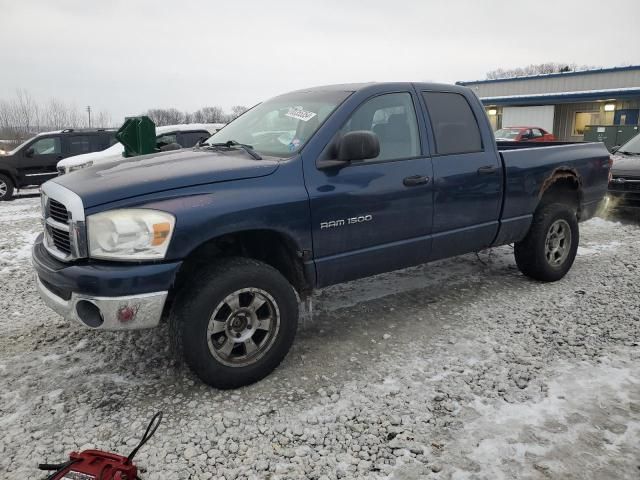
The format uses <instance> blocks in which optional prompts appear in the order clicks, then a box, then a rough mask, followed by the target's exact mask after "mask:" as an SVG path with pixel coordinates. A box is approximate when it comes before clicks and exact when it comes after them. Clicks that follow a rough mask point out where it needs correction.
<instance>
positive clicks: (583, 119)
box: [572, 112, 600, 137]
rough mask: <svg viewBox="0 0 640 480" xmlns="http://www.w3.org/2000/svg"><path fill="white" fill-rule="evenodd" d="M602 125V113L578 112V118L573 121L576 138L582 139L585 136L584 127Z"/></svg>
mask: <svg viewBox="0 0 640 480" xmlns="http://www.w3.org/2000/svg"><path fill="white" fill-rule="evenodd" d="M599 124H600V112H576V116H575V117H574V120H573V133H572V135H573V136H574V137H580V136H582V135H584V127H586V126H587V125H599Z"/></svg>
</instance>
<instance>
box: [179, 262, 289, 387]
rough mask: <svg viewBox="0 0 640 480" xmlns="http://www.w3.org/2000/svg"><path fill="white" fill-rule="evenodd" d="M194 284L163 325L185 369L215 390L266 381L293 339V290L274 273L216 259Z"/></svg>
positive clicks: (256, 265) (251, 264)
mask: <svg viewBox="0 0 640 480" xmlns="http://www.w3.org/2000/svg"><path fill="white" fill-rule="evenodd" d="M194 281H195V282H197V287H194V288H186V289H183V292H182V293H179V294H178V296H177V298H176V299H175V302H174V306H173V308H172V312H171V316H170V320H169V321H170V328H171V335H172V336H173V340H174V344H175V345H176V346H177V347H178V351H181V352H182V355H183V357H184V359H185V361H186V363H187V365H189V367H190V368H191V370H192V371H193V372H194V373H195V374H196V375H197V376H198V377H199V378H200V379H201V380H202V381H203V382H205V383H207V384H208V385H211V386H212V387H216V388H220V389H229V388H237V387H241V386H244V385H249V384H251V383H254V382H257V381H258V380H260V379H262V378H264V377H266V376H267V375H268V374H269V373H271V372H272V371H273V370H274V369H275V368H276V367H277V366H278V365H279V364H280V362H281V361H282V360H283V359H284V357H285V356H286V355H287V353H288V352H289V349H290V348H291V344H292V343H293V339H294V338H295V335H296V330H297V328H298V300H297V297H296V295H295V292H294V290H293V287H292V286H291V285H290V284H289V282H288V281H287V280H286V279H285V278H284V277H283V276H282V274H281V273H280V272H278V271H277V270H276V269H275V268H273V267H271V266H269V265H266V264H264V263H262V262H259V261H256V260H253V259H248V258H227V259H222V260H220V261H219V262H218V263H216V264H215V265H213V266H212V267H211V268H209V269H207V270H206V271H204V272H203V273H202V275H198V277H197V279H196V280H194ZM268 319H270V320H268ZM252 343H253V345H252Z"/></svg>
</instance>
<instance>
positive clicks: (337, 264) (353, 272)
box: [305, 90, 432, 286]
mask: <svg viewBox="0 0 640 480" xmlns="http://www.w3.org/2000/svg"><path fill="white" fill-rule="evenodd" d="M418 102H419V100H418V98H417V96H416V94H415V92H410V91H408V90H407V91H399V92H394V93H385V94H382V95H376V96H373V97H370V98H369V99H367V100H364V101H363V102H362V103H361V104H360V106H358V107H357V108H356V109H355V110H354V113H352V114H351V116H350V117H349V118H348V120H347V121H346V123H345V124H344V125H343V126H342V128H341V130H340V131H339V132H338V133H337V134H336V137H334V139H335V138H338V137H339V136H340V135H343V134H345V133H347V132H350V131H355V130H368V131H372V132H373V133H375V134H376V135H377V136H378V139H379V141H380V154H379V155H378V157H376V158H373V159H369V160H365V161H359V162H353V163H351V164H350V165H347V166H345V167H343V168H340V169H330V170H318V169H317V168H316V165H315V161H316V159H315V158H314V159H312V160H311V161H310V162H307V161H305V184H306V186H307V190H308V192H309V197H310V202H311V220H312V235H313V250H314V259H315V263H316V272H317V282H318V286H325V285H330V284H333V283H338V282H341V281H346V280H351V279H354V278H359V277H364V276H368V275H372V274H376V273H380V272H385V271H390V270H394V269H398V268H402V267H406V266H409V265H415V264H419V263H423V262H425V261H427V259H428V257H429V248H430V243H431V239H430V237H429V233H430V231H431V215H432V209H431V202H432V191H431V182H430V178H431V175H432V172H431V162H430V159H429V157H428V154H426V148H424V145H423V144H422V143H421V137H420V133H421V132H422V131H423V127H424V119H423V117H422V116H418V115H416V111H418V110H419V108H420V107H419V103H418ZM332 142H333V141H332ZM332 142H330V143H329V144H328V145H327V147H326V148H325V152H323V155H324V154H325V153H326V152H327V151H328V150H327V149H329V148H331V145H332Z"/></svg>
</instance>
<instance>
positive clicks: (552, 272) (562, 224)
mask: <svg viewBox="0 0 640 480" xmlns="http://www.w3.org/2000/svg"><path fill="white" fill-rule="evenodd" d="M561 237H563V238H564V239H561ZM547 239H549V242H547ZM579 241H580V233H579V229H578V219H577V218H576V213H575V211H574V210H573V209H571V208H570V207H568V206H566V205H563V204H559V203H552V204H549V205H544V206H541V207H540V208H539V209H538V210H537V211H536V213H535V215H534V217H533V223H532V224H531V228H530V229H529V232H528V233H527V236H526V237H525V238H524V239H523V240H522V241H520V242H517V243H516V244H515V248H514V253H515V257H516V264H517V265H518V268H519V269H520V271H521V272H522V273H523V274H525V275H526V276H528V277H530V278H533V279H535V280H540V281H542V282H555V281H557V280H560V279H561V278H562V277H564V276H565V275H566V273H567V272H568V271H569V269H570V268H571V266H572V265H573V261H574V260H575V258H576V253H577V251H578V243H579Z"/></svg>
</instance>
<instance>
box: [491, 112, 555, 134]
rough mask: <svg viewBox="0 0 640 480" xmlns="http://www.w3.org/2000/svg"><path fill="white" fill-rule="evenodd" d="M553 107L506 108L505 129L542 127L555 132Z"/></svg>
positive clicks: (503, 114)
mask: <svg viewBox="0 0 640 480" xmlns="http://www.w3.org/2000/svg"><path fill="white" fill-rule="evenodd" d="M553 113H554V106H553V105H543V106H541V107H504V108H503V109H502V126H503V127H542V128H544V129H545V130H547V131H548V132H553Z"/></svg>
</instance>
